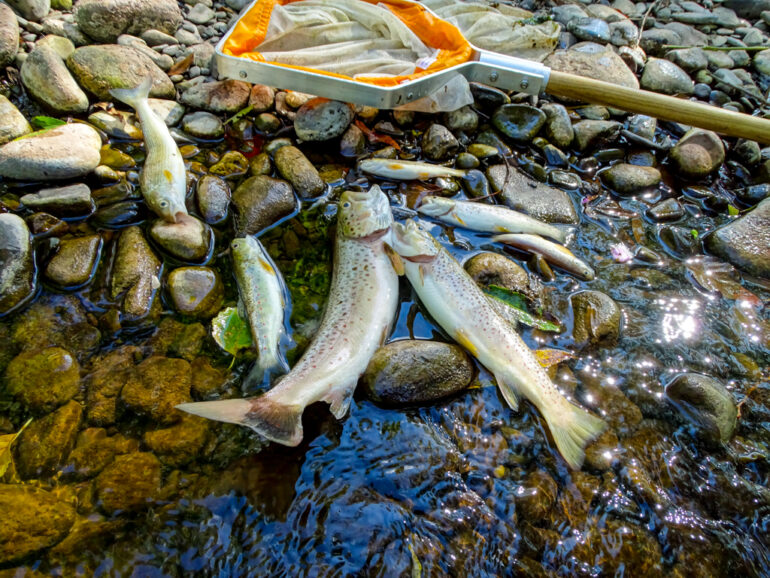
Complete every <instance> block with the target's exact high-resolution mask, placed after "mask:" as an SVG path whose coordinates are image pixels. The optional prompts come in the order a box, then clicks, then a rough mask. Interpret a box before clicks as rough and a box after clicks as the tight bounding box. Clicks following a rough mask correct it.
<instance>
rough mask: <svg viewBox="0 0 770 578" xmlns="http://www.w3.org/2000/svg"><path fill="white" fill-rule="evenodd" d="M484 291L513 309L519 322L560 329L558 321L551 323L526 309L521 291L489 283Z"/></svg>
mask: <svg viewBox="0 0 770 578" xmlns="http://www.w3.org/2000/svg"><path fill="white" fill-rule="evenodd" d="M484 292H485V293H486V294H487V295H489V296H490V297H492V298H493V299H497V300H498V301H502V302H503V303H505V304H506V305H508V306H509V307H510V308H511V309H512V310H513V312H514V314H515V316H516V318H517V319H518V321H519V322H520V323H523V324H524V325H529V326H530V327H535V328H537V329H540V330H541V331H551V332H553V333H559V332H560V331H561V326H560V325H559V324H558V323H553V322H552V321H548V320H546V319H543V318H542V317H535V316H534V315H532V314H531V313H530V312H529V311H527V303H526V300H525V299H526V298H525V297H524V296H523V295H522V294H521V293H517V292H516V291H511V290H510V289H506V288H505V287H500V286H499V285H490V286H489V287H488V288H487V289H485V290H484Z"/></svg>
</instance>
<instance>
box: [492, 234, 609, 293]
mask: <svg viewBox="0 0 770 578" xmlns="http://www.w3.org/2000/svg"><path fill="white" fill-rule="evenodd" d="M492 241H494V242H495V243H505V244H506V245H511V246H512V247H516V248H517V249H522V250H524V251H529V252H530V253H534V254H536V255H540V256H542V257H543V258H544V259H545V260H546V261H548V262H549V263H553V264H554V265H556V266H558V267H561V268H562V269H565V270H566V271H569V272H570V273H574V274H575V275H578V276H579V277H582V278H583V279H585V280H587V281H591V280H592V279H593V278H594V277H596V273H595V272H594V270H593V269H592V268H591V266H590V265H588V264H587V263H584V262H583V261H581V260H580V259H578V258H577V257H576V256H575V255H574V254H573V253H572V251H570V250H569V249H567V248H566V247H562V246H561V245H557V244H556V243H552V242H551V241H548V240H547V239H543V238H542V237H538V236H537V235H527V234H518V233H508V234H505V235H496V236H494V237H492Z"/></svg>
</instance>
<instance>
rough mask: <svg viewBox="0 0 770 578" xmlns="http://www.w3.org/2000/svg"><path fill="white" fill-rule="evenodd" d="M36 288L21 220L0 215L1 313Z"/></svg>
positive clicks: (25, 225)
mask: <svg viewBox="0 0 770 578" xmlns="http://www.w3.org/2000/svg"><path fill="white" fill-rule="evenodd" d="M34 290H35V261H34V253H33V251H32V246H31V245H30V235H29V229H28V228H27V224H26V223H25V222H24V219H22V218H21V217H18V216H16V215H14V214H11V213H2V214H0V314H4V313H7V312H8V311H11V310H12V309H13V308H14V307H17V306H18V305H20V304H21V303H23V302H24V301H25V300H26V299H28V298H29V297H30V296H31V295H32V293H33V291H34Z"/></svg>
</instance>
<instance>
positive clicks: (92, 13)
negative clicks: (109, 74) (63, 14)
mask: <svg viewBox="0 0 770 578" xmlns="http://www.w3.org/2000/svg"><path fill="white" fill-rule="evenodd" d="M75 20H76V21H77V24H78V26H79V27H80V29H81V30H82V31H83V32H85V33H86V34H87V35H88V36H90V37H91V38H93V39H94V40H98V41H99V42H115V41H116V40H117V39H118V36H120V35H121V34H132V35H134V36H139V35H140V34H141V33H142V32H145V31H146V30H150V29H154V30H160V31H161V32H165V33H167V34H173V33H174V32H176V29H177V28H179V25H180V24H181V23H182V11H181V10H180V9H179V6H178V5H177V3H176V1H175V0H80V1H79V2H78V3H77V5H76V7H75Z"/></svg>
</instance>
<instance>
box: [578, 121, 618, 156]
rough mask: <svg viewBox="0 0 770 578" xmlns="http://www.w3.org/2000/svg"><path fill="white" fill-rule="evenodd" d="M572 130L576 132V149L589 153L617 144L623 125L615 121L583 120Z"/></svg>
mask: <svg viewBox="0 0 770 578" xmlns="http://www.w3.org/2000/svg"><path fill="white" fill-rule="evenodd" d="M572 128H573V130H574V131H575V139H574V141H573V142H574V144H575V148H577V150H579V151H588V150H593V149H597V148H599V147H602V146H605V145H607V144H609V143H612V142H615V140H617V138H618V134H620V129H621V128H622V125H621V124H620V123H619V122H615V121H614V120H581V121H580V122H578V123H575V125H573V127H572Z"/></svg>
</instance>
